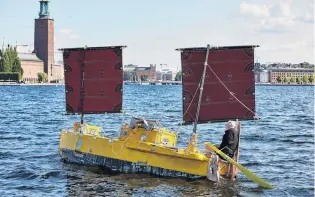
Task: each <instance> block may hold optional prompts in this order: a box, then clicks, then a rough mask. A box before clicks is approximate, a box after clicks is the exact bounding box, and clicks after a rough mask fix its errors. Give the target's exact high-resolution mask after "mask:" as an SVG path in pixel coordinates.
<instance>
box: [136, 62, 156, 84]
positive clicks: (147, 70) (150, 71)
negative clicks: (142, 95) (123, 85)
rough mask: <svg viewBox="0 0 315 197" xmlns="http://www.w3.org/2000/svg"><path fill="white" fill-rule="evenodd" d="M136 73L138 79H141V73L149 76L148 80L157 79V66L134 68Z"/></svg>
mask: <svg viewBox="0 0 315 197" xmlns="http://www.w3.org/2000/svg"><path fill="white" fill-rule="evenodd" d="M134 72H135V75H136V76H137V79H138V81H140V80H141V75H145V76H147V81H155V80H156V66H155V65H150V67H136V68H135V69H134Z"/></svg>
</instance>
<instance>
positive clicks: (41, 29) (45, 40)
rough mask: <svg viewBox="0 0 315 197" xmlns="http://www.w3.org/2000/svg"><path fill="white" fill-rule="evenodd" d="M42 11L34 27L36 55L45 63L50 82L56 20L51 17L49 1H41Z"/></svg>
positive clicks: (52, 77) (45, 70) (53, 57)
mask: <svg viewBox="0 0 315 197" xmlns="http://www.w3.org/2000/svg"><path fill="white" fill-rule="evenodd" d="M39 3H40V11H39V14H38V18H36V19H35V25H34V51H33V52H34V53H36V55H37V57H38V58H39V59H41V60H42V61H43V62H44V72H45V73H46V74H47V76H48V81H51V80H52V79H54V78H56V77H54V76H53V73H54V71H53V66H54V63H55V62H54V61H55V60H54V59H55V56H54V54H55V53H54V19H52V18H50V16H49V0H40V1H39Z"/></svg>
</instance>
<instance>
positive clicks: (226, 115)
mask: <svg viewBox="0 0 315 197" xmlns="http://www.w3.org/2000/svg"><path fill="white" fill-rule="evenodd" d="M255 47H258V46H227V47H211V48H210V51H209V56H208V64H209V66H210V67H211V69H212V70H213V71H214V73H215V74H216V75H217V77H218V78H219V79H220V80H221V81H222V82H223V84H224V85H225V86H226V87H227V88H228V90H230V91H231V92H232V93H234V96H235V97H237V99H238V100H239V101H241V102H242V103H243V104H244V105H245V106H247V107H248V109H247V108H246V107H244V106H243V105H242V104H241V103H240V102H238V101H237V100H236V99H235V98H234V97H233V96H232V95H231V94H230V92H229V91H228V90H227V89H226V88H225V87H224V86H223V85H222V83H221V82H220V80H219V79H218V78H217V77H216V75H215V74H214V73H213V72H212V70H211V69H210V68H209V66H208V67H207V70H206V77H205V82H204V87H203V88H204V89H203V95H202V100H201V107H200V113H199V119H198V123H202V122H208V121H226V120H235V119H239V120H248V119H254V117H255V80H254V73H253V69H254V48H255ZM177 50H180V51H181V63H182V73H183V76H182V81H183V120H184V121H185V122H193V121H194V120H195V116H196V110H197V105H198V98H199V89H198V91H196V90H197V88H198V86H199V84H200V81H201V77H202V72H203V68H204V61H205V56H206V50H207V49H206V48H184V49H177ZM195 93H196V94H195ZM194 95H195V96H194ZM193 98H194V99H193ZM192 99H193V101H192ZM189 105H190V106H189ZM188 107H189V108H188ZM253 112H254V113H253Z"/></svg>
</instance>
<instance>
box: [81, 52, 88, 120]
mask: <svg viewBox="0 0 315 197" xmlns="http://www.w3.org/2000/svg"><path fill="white" fill-rule="evenodd" d="M86 48H87V46H85V48H84V50H83V52H82V53H83V54H82V56H81V57H83V58H82V62H81V65H80V71H81V89H80V109H81V124H83V123H84V109H83V107H84V105H83V104H84V96H85V92H84V75H85V73H84V69H85V55H86Z"/></svg>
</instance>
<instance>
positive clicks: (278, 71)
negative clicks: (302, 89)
mask: <svg viewBox="0 0 315 197" xmlns="http://www.w3.org/2000/svg"><path fill="white" fill-rule="evenodd" d="M312 74H314V69H310V68H275V69H271V70H270V82H271V83H278V81H277V78H278V77H280V78H285V77H286V78H292V77H293V78H298V77H301V78H303V77H304V76H305V75H306V76H308V77H310V76H311V75H312Z"/></svg>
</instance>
